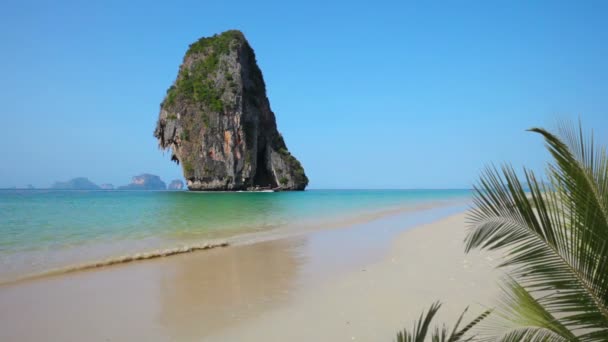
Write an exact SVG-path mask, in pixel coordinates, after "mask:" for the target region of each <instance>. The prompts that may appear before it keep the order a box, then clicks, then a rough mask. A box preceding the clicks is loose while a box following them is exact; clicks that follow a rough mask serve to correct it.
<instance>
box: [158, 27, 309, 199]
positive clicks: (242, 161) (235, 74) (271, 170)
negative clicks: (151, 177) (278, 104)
mask: <svg viewBox="0 0 608 342" xmlns="http://www.w3.org/2000/svg"><path fill="white" fill-rule="evenodd" d="M154 136H155V137H156V138H157V139H158V142H159V146H160V147H161V148H162V149H169V150H171V151H172V156H171V160H173V161H174V162H176V163H178V164H181V166H182V171H183V174H184V178H185V179H186V183H187V186H188V189H190V190H207V191H213V190H231V191H235V190H250V189H274V190H304V189H305V188H306V186H307V185H308V178H307V177H306V174H305V172H304V168H303V167H302V165H301V164H300V162H299V161H298V160H297V159H296V158H295V157H294V156H293V155H292V154H291V153H290V152H289V150H288V149H287V145H286V144H285V141H284V139H283V136H281V134H280V133H279V132H278V130H277V124H276V120H275V115H274V113H273V112H272V110H271V109H270V103H269V101H268V98H267V97H266V85H265V83H264V78H263V76H262V72H261V70H260V68H259V67H258V65H257V62H256V58H255V53H254V51H253V49H252V48H251V46H250V45H249V43H248V42H247V40H246V39H245V36H244V35H243V33H241V32H240V31H236V30H231V31H226V32H224V33H221V34H219V35H214V36H213V37H208V38H201V39H199V40H198V41H197V42H195V43H193V44H192V45H190V48H189V49H188V51H187V52H186V55H185V57H184V60H183V62H182V64H181V67H180V69H179V72H178V75H177V78H176V80H175V82H174V83H173V85H172V86H171V87H169V89H168V90H167V94H166V96H165V98H164V100H163V102H162V104H161V109H160V113H159V117H158V122H157V126H156V130H155V131H154ZM201 151H202V153H201Z"/></svg>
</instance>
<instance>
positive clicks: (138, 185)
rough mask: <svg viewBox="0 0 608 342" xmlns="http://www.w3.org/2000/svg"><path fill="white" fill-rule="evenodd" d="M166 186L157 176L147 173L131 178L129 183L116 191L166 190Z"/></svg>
mask: <svg viewBox="0 0 608 342" xmlns="http://www.w3.org/2000/svg"><path fill="white" fill-rule="evenodd" d="M166 189H167V185H166V184H165V182H163V181H162V180H161V179H160V177H159V176H157V175H151V174H149V173H142V174H141V175H139V176H133V178H132V179H131V183H130V184H127V185H123V186H119V187H118V190H166Z"/></svg>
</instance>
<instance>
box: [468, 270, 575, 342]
mask: <svg viewBox="0 0 608 342" xmlns="http://www.w3.org/2000/svg"><path fill="white" fill-rule="evenodd" d="M501 289H502V297H501V298H500V301H499V304H498V306H497V307H496V309H495V314H494V315H493V316H492V319H490V320H487V321H486V322H485V323H484V324H482V325H481V326H480V327H479V328H478V332H479V334H480V335H482V337H483V338H482V340H487V341H495V340H499V341H502V340H504V341H542V340H544V338H546V337H548V336H550V337H551V339H549V340H550V341H575V340H576V336H575V335H574V334H573V333H572V332H571V331H570V330H569V329H568V328H567V327H565V326H564V325H563V324H562V323H561V322H560V321H559V320H558V319H556V318H555V317H554V316H553V315H552V314H551V313H550V312H548V311H547V310H546V308H545V307H543V305H542V304H541V302H540V301H539V300H537V299H536V298H534V297H533V296H532V295H531V294H530V293H529V292H528V291H527V290H526V289H525V288H524V287H523V286H521V285H520V284H519V283H517V281H515V280H514V279H512V278H508V277H507V278H505V279H504V280H503V282H502V286H501ZM516 337H519V338H520V339H516Z"/></svg>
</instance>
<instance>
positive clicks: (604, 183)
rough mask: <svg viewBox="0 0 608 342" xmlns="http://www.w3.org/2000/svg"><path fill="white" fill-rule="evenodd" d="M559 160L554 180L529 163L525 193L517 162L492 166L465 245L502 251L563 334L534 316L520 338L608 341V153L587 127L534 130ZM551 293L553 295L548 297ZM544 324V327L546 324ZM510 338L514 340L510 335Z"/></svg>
mask: <svg viewBox="0 0 608 342" xmlns="http://www.w3.org/2000/svg"><path fill="white" fill-rule="evenodd" d="M531 131H533V132H536V133H539V134H541V135H542V136H543V137H544V139H545V142H546V145H547V148H548V150H549V151H550V153H551V155H552V157H553V159H554V163H552V164H550V165H549V167H548V170H547V179H548V180H549V181H550V182H551V184H550V186H547V185H546V184H545V183H544V182H539V181H537V178H536V177H535V175H534V173H533V172H531V171H528V170H526V169H524V172H523V175H524V178H525V181H526V184H527V187H528V188H529V192H527V191H525V190H524V189H525V188H526V187H524V185H523V184H522V182H521V181H520V180H519V177H518V176H517V174H516V173H515V171H514V170H513V168H512V167H510V166H503V167H502V168H501V171H500V172H499V171H498V170H497V169H496V168H493V167H489V168H487V169H486V170H485V171H484V173H483V174H482V177H481V179H480V181H479V184H478V185H477V186H476V187H475V196H474V202H475V208H474V209H473V210H472V211H471V214H470V216H469V223H470V224H471V227H472V228H471V230H470V231H469V233H468V235H467V237H466V240H465V244H466V246H465V249H466V251H470V250H471V249H474V248H480V249H486V250H501V251H503V252H504V256H505V258H504V262H503V263H502V264H501V265H500V267H506V268H507V270H508V273H509V274H510V276H511V277H513V279H515V281H516V282H517V284H519V285H520V288H521V289H525V291H526V293H528V294H529V295H530V298H536V299H535V303H533V302H530V301H528V302H527V304H528V305H533V304H534V305H537V307H542V308H543V309H544V310H545V313H546V314H547V315H549V316H550V317H558V321H559V322H558V321H555V322H554V324H557V323H559V326H561V327H564V329H565V330H564V329H561V328H560V329H559V331H560V333H558V332H556V331H555V330H552V329H549V328H548V327H541V328H538V327H536V325H538V324H536V325H535V324H529V325H530V326H531V327H536V328H529V327H526V325H525V324H524V323H538V322H530V319H531V317H530V316H525V315H524V316H522V317H523V318H524V319H525V321H521V322H519V323H520V325H521V326H522V327H523V328H522V329H519V330H517V331H515V330H514V332H513V334H514V335H512V336H515V337H513V338H516V337H519V338H522V336H523V337H526V338H530V339H531V340H538V338H541V339H542V338H549V337H548V336H550V335H551V334H557V335H559V336H565V335H563V333H564V331H569V332H571V333H572V335H571V336H570V337H569V338H572V336H575V337H576V339H578V340H581V341H606V340H608V244H607V242H608V158H607V156H606V150H605V149H604V148H602V149H597V148H595V147H594V146H593V140H592V138H591V139H587V140H586V139H585V138H584V134H583V133H582V129H581V128H580V126H579V129H578V131H577V130H575V129H569V128H568V126H566V125H562V126H561V127H560V135H559V136H557V135H554V134H552V133H550V132H548V131H546V130H543V129H539V128H534V129H532V130H531ZM547 293H549V295H547ZM539 329H540V330H539ZM509 340H510V339H507V341H509Z"/></svg>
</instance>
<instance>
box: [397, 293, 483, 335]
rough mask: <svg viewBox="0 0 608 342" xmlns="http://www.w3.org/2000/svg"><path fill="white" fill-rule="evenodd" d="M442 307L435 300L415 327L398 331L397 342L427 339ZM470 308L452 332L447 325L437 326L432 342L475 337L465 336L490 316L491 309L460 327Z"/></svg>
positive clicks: (421, 315)
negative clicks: (434, 319)
mask: <svg viewBox="0 0 608 342" xmlns="http://www.w3.org/2000/svg"><path fill="white" fill-rule="evenodd" d="M440 308H441V303H439V302H435V303H433V304H432V305H431V307H430V308H429V311H428V312H427V313H426V314H425V313H424V312H423V313H422V314H420V318H418V321H417V322H415V323H414V327H413V329H412V330H411V331H410V330H407V329H404V330H403V331H400V332H398V333H397V342H424V341H425V340H426V339H427V336H428V332H429V331H430V330H429V328H430V325H431V323H432V321H433V318H434V317H435V315H436V314H437V311H439V309H440ZM467 310H468V308H467V309H465V310H464V311H463V312H462V314H461V315H460V317H459V318H458V320H457V322H456V324H455V325H454V328H453V329H452V331H451V333H449V334H448V331H449V330H448V328H447V326H445V325H443V326H442V328H441V329H440V328H439V327H435V329H434V330H433V332H432V333H431V336H430V338H431V341H432V342H467V341H471V340H472V338H473V337H468V338H465V337H464V336H465V334H466V333H467V332H469V331H470V330H471V329H472V328H473V327H474V326H475V325H477V324H478V323H479V322H481V321H482V320H483V319H485V318H486V317H488V316H489V315H490V313H491V310H486V311H484V312H482V313H481V314H480V315H479V316H477V317H476V318H475V319H473V320H472V321H471V322H469V323H468V324H467V325H466V326H464V327H463V328H462V329H459V326H460V323H461V322H462V319H463V317H464V315H465V313H466V312H467Z"/></svg>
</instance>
